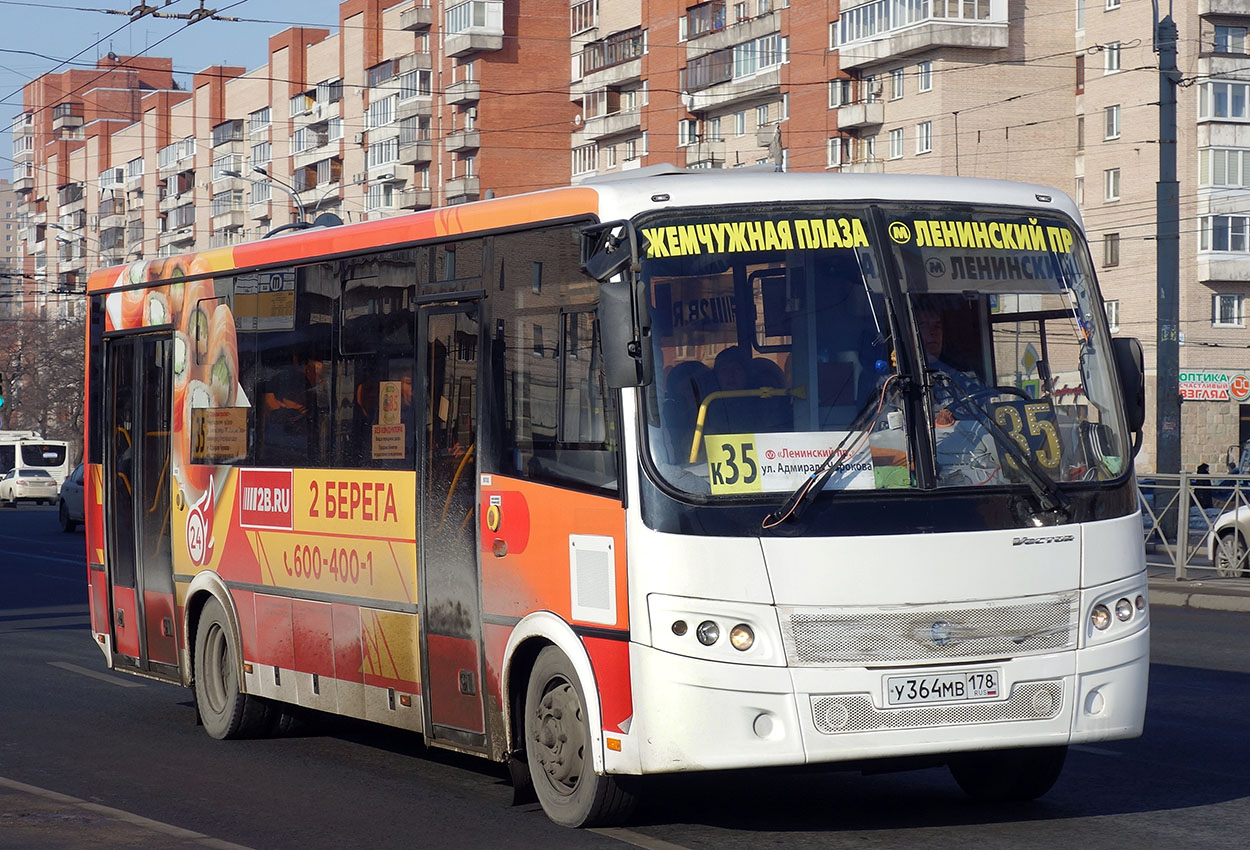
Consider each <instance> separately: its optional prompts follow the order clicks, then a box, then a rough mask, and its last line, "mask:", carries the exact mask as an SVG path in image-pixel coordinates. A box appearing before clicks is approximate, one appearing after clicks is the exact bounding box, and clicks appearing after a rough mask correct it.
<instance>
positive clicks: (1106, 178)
mask: <svg viewBox="0 0 1250 850" xmlns="http://www.w3.org/2000/svg"><path fill="white" fill-rule="evenodd" d="M1102 186H1103V191H1102V199H1103V200H1104V201H1118V200H1120V169H1118V168H1108V169H1107V170H1106V171H1104V172H1103V173H1102Z"/></svg>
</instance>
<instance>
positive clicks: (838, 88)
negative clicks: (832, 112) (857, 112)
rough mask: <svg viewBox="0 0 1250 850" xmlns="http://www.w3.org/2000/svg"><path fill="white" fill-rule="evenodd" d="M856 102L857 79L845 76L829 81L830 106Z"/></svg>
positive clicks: (835, 106) (834, 106) (834, 107)
mask: <svg viewBox="0 0 1250 850" xmlns="http://www.w3.org/2000/svg"><path fill="white" fill-rule="evenodd" d="M854 102H855V81H854V80H852V79H850V78H848V77H844V78H842V79H840V80H830V81H829V108H830V109H836V108H837V107H839V106H847V105H849V104H852V103H854Z"/></svg>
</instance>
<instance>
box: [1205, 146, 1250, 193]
mask: <svg viewBox="0 0 1250 850" xmlns="http://www.w3.org/2000/svg"><path fill="white" fill-rule="evenodd" d="M1198 185H1199V186H1219V187H1222V188H1230V189H1246V188H1250V149H1247V148H1202V149H1201V150H1199V151H1198Z"/></svg>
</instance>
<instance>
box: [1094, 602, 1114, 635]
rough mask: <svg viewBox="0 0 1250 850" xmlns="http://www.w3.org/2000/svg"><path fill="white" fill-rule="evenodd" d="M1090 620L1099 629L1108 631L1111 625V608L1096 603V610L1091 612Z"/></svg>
mask: <svg viewBox="0 0 1250 850" xmlns="http://www.w3.org/2000/svg"><path fill="white" fill-rule="evenodd" d="M1089 620H1090V622H1091V623H1093V624H1094V628H1096V629H1098V631H1100V632H1102V631H1106V630H1107V627H1108V626H1110V625H1111V609H1109V608H1108V607H1107V606H1106V605H1095V606H1094V610H1092V611H1090V612H1089Z"/></svg>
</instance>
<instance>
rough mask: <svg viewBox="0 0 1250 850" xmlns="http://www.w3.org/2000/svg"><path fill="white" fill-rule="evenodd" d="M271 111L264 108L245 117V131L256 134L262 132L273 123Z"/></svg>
mask: <svg viewBox="0 0 1250 850" xmlns="http://www.w3.org/2000/svg"><path fill="white" fill-rule="evenodd" d="M272 116H273V110H272V109H271V108H270V107H268V106H266V107H264V108H263V109H258V110H256V111H255V112H249V113H248V115H247V131H248V132H249V133H257V132H260V131H261V130H264V129H265V128H266V127H268V126H269V125H270V124H271V123H273V117H272Z"/></svg>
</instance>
